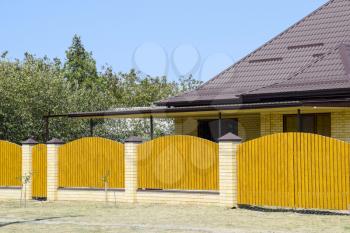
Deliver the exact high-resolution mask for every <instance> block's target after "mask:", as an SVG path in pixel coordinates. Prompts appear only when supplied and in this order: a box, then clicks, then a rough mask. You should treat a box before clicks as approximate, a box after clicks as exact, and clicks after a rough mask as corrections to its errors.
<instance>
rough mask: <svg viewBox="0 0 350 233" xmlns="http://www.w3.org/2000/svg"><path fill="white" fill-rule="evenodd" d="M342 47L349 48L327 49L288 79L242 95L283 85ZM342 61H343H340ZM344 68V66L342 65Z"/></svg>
mask: <svg viewBox="0 0 350 233" xmlns="http://www.w3.org/2000/svg"><path fill="white" fill-rule="evenodd" d="M343 46H350V44H347V43H340V44H338V45H337V46H335V47H333V48H331V49H329V50H328V51H327V52H325V53H324V54H322V55H321V56H318V57H316V58H315V59H314V60H312V61H311V62H309V63H307V64H306V65H305V66H302V67H301V68H300V69H299V70H297V71H296V72H294V73H292V74H291V75H290V76H289V77H288V78H286V79H284V80H281V81H279V82H275V83H272V84H270V85H267V86H264V87H259V88H255V89H253V90H249V91H248V92H246V93H242V95H247V94H249V93H250V92H255V91H257V90H262V89H265V88H269V87H272V86H274V85H277V84H283V83H284V82H286V81H289V80H291V79H293V78H295V77H297V76H298V75H300V74H302V73H304V71H306V70H307V69H308V68H310V67H312V66H313V65H315V64H316V63H318V62H320V61H322V60H323V59H324V58H326V57H327V56H328V55H330V54H332V53H334V52H335V51H337V50H341V49H342V47H343ZM342 60H343V59H342ZM349 62H350V58H349ZM343 63H344V60H343ZM348 65H349V69H350V63H349V64H348ZM344 66H345V64H344ZM348 74H349V75H350V70H349V73H348Z"/></svg>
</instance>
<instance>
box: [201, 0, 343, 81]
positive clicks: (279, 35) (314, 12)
mask: <svg viewBox="0 0 350 233" xmlns="http://www.w3.org/2000/svg"><path fill="white" fill-rule="evenodd" d="M335 1H337V0H330V1H328V2H326V3H325V4H323V5H322V6H320V7H319V8H317V9H316V10H314V11H312V12H311V13H310V14H308V15H307V16H305V17H304V18H302V19H301V20H299V21H298V22H296V23H294V24H293V25H291V26H290V27H288V28H287V29H286V30H284V31H283V32H281V33H279V34H278V35H277V36H275V37H273V38H272V39H270V40H269V41H267V42H266V43H264V44H263V45H261V46H260V47H258V48H257V49H255V50H254V51H252V52H251V53H249V54H248V55H247V56H244V57H243V58H241V59H239V60H238V61H237V62H236V63H234V64H233V65H231V66H229V67H228V68H226V69H225V70H223V71H222V72H220V73H219V74H217V75H216V76H214V77H213V78H212V79H210V80H209V81H207V82H205V83H204V84H206V83H209V82H211V81H213V80H215V79H216V78H218V77H219V76H220V75H221V74H223V73H225V72H227V71H228V70H230V69H232V68H234V67H235V66H237V65H239V64H240V63H242V62H243V61H245V60H246V59H248V58H249V57H251V56H252V55H254V54H255V53H257V52H258V51H260V50H261V49H263V48H264V47H266V46H267V45H269V44H271V43H272V42H273V41H275V40H277V39H278V38H280V37H281V36H282V35H284V34H286V33H287V32H289V31H290V30H292V29H293V28H295V27H296V26H298V25H299V24H301V23H302V22H304V21H305V20H306V19H308V18H310V17H311V16H313V15H314V14H316V13H318V12H319V11H320V10H322V9H323V8H325V7H327V6H328V5H330V4H331V3H333V2H335ZM204 84H203V85H204Z"/></svg>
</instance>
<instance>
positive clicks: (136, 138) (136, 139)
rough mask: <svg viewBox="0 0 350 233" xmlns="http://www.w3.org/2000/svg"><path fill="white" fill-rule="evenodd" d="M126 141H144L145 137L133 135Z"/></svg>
mask: <svg viewBox="0 0 350 233" xmlns="http://www.w3.org/2000/svg"><path fill="white" fill-rule="evenodd" d="M125 142H126V143H142V142H143V139H142V138H141V137H137V136H131V137H129V138H128V139H126V140H125Z"/></svg>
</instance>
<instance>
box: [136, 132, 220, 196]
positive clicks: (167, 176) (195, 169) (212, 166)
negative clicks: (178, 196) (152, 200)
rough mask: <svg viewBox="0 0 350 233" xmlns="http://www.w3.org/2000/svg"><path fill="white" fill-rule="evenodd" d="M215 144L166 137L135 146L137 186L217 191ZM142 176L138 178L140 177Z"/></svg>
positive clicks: (188, 137) (199, 140)
mask: <svg viewBox="0 0 350 233" xmlns="http://www.w3.org/2000/svg"><path fill="white" fill-rule="evenodd" d="M218 152H219V147H218V144H217V143H214V142H210V141H208V140H205V139H201V138H197V137H192V136H166V137H161V138H157V139H154V140H152V141H149V142H146V143H143V144H141V145H139V150H138V156H139V157H140V158H143V161H142V162H138V171H139V172H138V176H139V178H138V180H139V181H140V182H139V183H138V185H139V188H148V189H184V190H218V185H219V178H218V177H219V170H218V166H219V165H218V163H219V154H218ZM140 176H142V177H140Z"/></svg>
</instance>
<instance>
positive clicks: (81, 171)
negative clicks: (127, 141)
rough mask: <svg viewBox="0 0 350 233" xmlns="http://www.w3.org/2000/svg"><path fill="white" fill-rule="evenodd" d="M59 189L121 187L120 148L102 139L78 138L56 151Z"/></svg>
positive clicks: (121, 155)
mask: <svg viewBox="0 0 350 233" xmlns="http://www.w3.org/2000/svg"><path fill="white" fill-rule="evenodd" d="M58 167H59V187H72V188H76V187H81V188H101V189H102V188H104V183H103V180H102V177H103V176H105V175H107V174H109V176H108V178H109V187H110V188H124V145H123V144H121V143H119V142H115V141H111V140H108V139H104V138H98V137H92V138H82V139H79V140H76V141H73V142H70V143H68V144H65V145H63V146H61V147H60V148H59V166H58Z"/></svg>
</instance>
